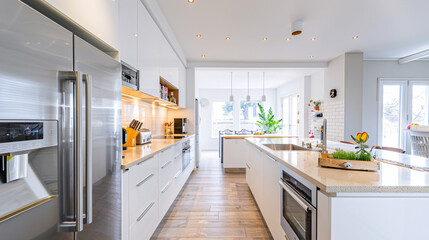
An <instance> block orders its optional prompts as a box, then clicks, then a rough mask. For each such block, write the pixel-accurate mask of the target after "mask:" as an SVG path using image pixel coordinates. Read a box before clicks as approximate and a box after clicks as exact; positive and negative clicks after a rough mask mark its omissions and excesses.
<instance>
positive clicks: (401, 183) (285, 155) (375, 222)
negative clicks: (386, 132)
mask: <svg viewBox="0 0 429 240" xmlns="http://www.w3.org/2000/svg"><path fill="white" fill-rule="evenodd" d="M246 141H247V143H248V145H247V147H248V149H243V150H242V151H247V152H249V156H250V157H249V158H248V159H247V160H246V165H247V171H246V175H247V176H246V178H247V181H248V184H249V187H250V189H251V191H252V193H253V195H254V197H255V199H256V202H257V203H258V205H259V207H260V209H261V212H262V214H263V216H264V219H265V220H266V222H267V225H268V227H269V228H270V231H271V233H272V234H273V237H274V238H275V239H285V235H286V234H285V233H286V232H287V230H286V232H285V231H284V229H285V228H284V227H282V219H283V218H286V219H287V217H284V216H283V215H284V211H283V207H284V208H285V209H287V210H288V211H290V210H291V208H292V209H293V210H292V211H295V214H296V213H297V212H299V211H300V210H297V209H300V208H299V207H297V206H298V204H296V206H293V205H292V206H291V203H290V202H291V201H293V200H290V199H293V198H289V197H288V196H289V194H288V193H287V191H285V190H284V189H286V190H288V189H290V188H289V187H288V186H286V185H288V184H284V182H282V181H279V180H280V179H281V178H282V177H284V169H287V170H286V171H287V172H292V173H294V174H295V175H296V176H298V177H297V179H301V181H303V182H308V183H309V185H314V186H315V189H317V190H316V191H315V197H314V198H313V205H314V206H312V205H308V207H307V206H304V208H305V209H306V213H307V214H309V213H311V212H313V213H314V212H317V214H314V219H312V218H311V217H308V216H310V215H305V214H298V216H300V217H302V218H301V219H300V218H299V217H296V219H295V220H296V222H297V223H298V224H295V226H294V227H292V228H289V230H290V229H293V230H294V232H298V234H297V235H300V234H301V235H304V236H308V237H310V238H306V239H315V238H316V237H317V239H318V240H328V239H333V240H337V239H338V240H340V239H341V240H342V239H348V240H349V239H427V238H429V228H427V227H426V225H427V224H426V220H427V218H428V216H429V172H423V171H416V170H412V169H409V168H405V167H400V166H397V165H392V164H388V163H384V162H382V163H381V164H380V165H381V166H380V167H381V169H380V170H379V171H355V170H343V169H334V168H324V167H319V166H318V157H319V155H320V153H319V152H318V151H314V149H313V151H312V150H308V149H300V150H289V151H278V150H277V151H276V150H273V149H271V148H269V147H268V146H270V145H269V144H271V146H272V144H292V145H295V146H299V147H302V140H301V139H293V138H275V139H273V138H248V139H246ZM266 144H268V145H266ZM338 147H343V148H344V149H346V150H347V148H350V147H352V146H350V145H346V144H344V145H342V144H340V143H335V142H328V148H338ZM352 148H353V147H352ZM330 151H333V149H330ZM379 155H382V154H379ZM385 156H392V155H391V154H390V155H389V154H388V155H385ZM402 156H403V158H404V159H408V160H409V159H410V158H412V156H409V155H402ZM395 157H396V158H397V159H398V158H401V155H399V154H398V155H395ZM423 160H425V161H429V160H428V159H423ZM281 174H283V176H282V175H281ZM289 192H290V191H289ZM303 195H305V194H298V197H297V198H301V196H303ZM284 199H288V201H289V205H288V203H287V201H284ZM301 199H302V198H301ZM307 200H308V199H307ZM297 202H298V203H299V202H300V201H297ZM302 202H303V201H301V203H302ZM310 202H311V201H310ZM302 204H303V205H306V204H308V203H305V202H304V203H302ZM292 215H293V214H292ZM289 217H290V216H289ZM316 218H317V220H316ZM304 219H305V220H304ZM295 220H292V223H293V221H295ZM288 221H289V222H290V221H291V220H290V219H289V220H288ZM307 224H310V225H312V226H313V228H312V226H308V225H307ZM289 225H293V224H289ZM308 234H309V235H308ZM288 235H289V236H287V238H286V239H295V238H294V237H295V236H292V235H293V234H292V235H291V234H288Z"/></svg>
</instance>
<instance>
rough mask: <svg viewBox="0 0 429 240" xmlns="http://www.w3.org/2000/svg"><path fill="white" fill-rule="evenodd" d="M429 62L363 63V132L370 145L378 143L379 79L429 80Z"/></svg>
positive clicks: (367, 61)
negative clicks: (366, 133)
mask: <svg viewBox="0 0 429 240" xmlns="http://www.w3.org/2000/svg"><path fill="white" fill-rule="evenodd" d="M428 77H429V61H416V62H411V63H406V64H402V65H399V64H398V62H397V61H369V60H366V61H364V62H363V99H362V130H364V131H366V132H368V134H369V136H370V138H369V140H368V141H369V142H368V143H369V144H370V145H373V144H379V142H378V102H377V89H378V86H377V79H378V78H428Z"/></svg>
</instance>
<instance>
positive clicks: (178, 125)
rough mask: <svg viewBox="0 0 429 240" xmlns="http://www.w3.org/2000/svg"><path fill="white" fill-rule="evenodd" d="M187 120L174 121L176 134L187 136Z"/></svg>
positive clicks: (176, 119) (178, 119) (177, 119)
mask: <svg viewBox="0 0 429 240" xmlns="http://www.w3.org/2000/svg"><path fill="white" fill-rule="evenodd" d="M186 133H187V132H186V118H175V119H174V134H186Z"/></svg>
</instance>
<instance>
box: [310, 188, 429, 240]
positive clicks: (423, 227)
mask: <svg viewBox="0 0 429 240" xmlns="http://www.w3.org/2000/svg"><path fill="white" fill-rule="evenodd" d="M317 196H318V197H317V199H318V202H317V239H318V240H342V239H348V240H360V239H370V240H378V239H428V236H429V228H428V227H427V216H428V215H429V199H428V198H427V193H401V192H396V193H337V196H336V197H333V196H329V195H326V194H325V193H324V192H322V191H318V194H317Z"/></svg>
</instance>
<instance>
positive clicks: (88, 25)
mask: <svg viewBox="0 0 429 240" xmlns="http://www.w3.org/2000/svg"><path fill="white" fill-rule="evenodd" d="M45 1H46V2H47V3H49V4H50V5H52V6H53V7H54V8H56V9H58V10H59V11H60V12H62V13H63V14H64V15H66V16H67V17H69V18H70V19H72V20H73V21H75V22H76V23H78V24H79V25H81V26H82V27H84V28H85V29H86V30H88V31H89V32H91V33H92V34H93V35H95V36H97V37H98V38H100V39H101V40H103V41H104V42H106V43H107V44H109V45H110V46H111V47H113V48H115V49H117V50H119V49H120V44H119V35H120V34H119V1H106V0H91V1H88V0H73V1H65V0H45ZM121 1H122V0H121Z"/></svg>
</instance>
